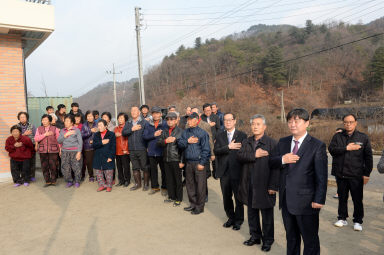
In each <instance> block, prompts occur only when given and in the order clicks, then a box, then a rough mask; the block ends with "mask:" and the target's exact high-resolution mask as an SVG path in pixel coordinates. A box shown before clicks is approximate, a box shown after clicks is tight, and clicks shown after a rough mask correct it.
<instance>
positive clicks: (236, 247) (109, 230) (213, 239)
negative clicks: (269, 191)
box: [0, 173, 384, 255]
mask: <svg viewBox="0 0 384 255" xmlns="http://www.w3.org/2000/svg"><path fill="white" fill-rule="evenodd" d="M37 177H38V181H37V183H34V184H32V185H31V186H29V187H23V186H22V187H18V188H13V187H12V184H11V183H1V184H0V194H1V195H0V213H1V214H0V215H1V217H0V230H1V231H0V247H1V248H0V254H7V255H8V254H10V255H13V254H18V255H20V254H28V255H32V254H92V255H98V254H109V255H117V254H220V255H222V254H262V253H263V252H262V251H261V250H260V246H258V245H255V246H252V247H246V246H244V245H243V244H242V243H243V241H244V240H246V239H248V238H249V233H248V232H249V231H248V223H247V221H245V222H244V224H243V226H242V228H241V230H240V231H234V230H232V229H225V228H223V227H222V224H223V223H224V222H225V221H226V216H225V213H224V209H223V206H222V198H221V192H220V185H219V181H216V180H213V179H212V178H210V179H209V182H208V185H209V202H208V204H207V205H206V208H205V212H204V213H203V214H201V215H196V216H195V215H191V214H189V213H187V212H184V211H183V207H184V206H187V205H188V204H187V203H186V202H184V203H183V204H182V206H181V207H179V208H174V207H173V206H172V205H167V204H164V203H163V200H164V197H162V196H161V195H160V194H155V195H153V196H150V195H148V194H147V192H143V191H141V190H140V191H134V192H132V191H129V189H128V188H122V187H116V188H113V190H112V192H111V193H106V192H102V193H97V192H96V188H97V184H96V183H89V182H88V181H85V182H84V184H82V185H81V187H80V188H78V189H75V188H69V189H67V188H65V187H64V182H63V180H62V179H60V181H59V185H58V186H57V187H48V188H43V180H42V176H41V173H38V175H37ZM334 193H335V188H334V187H329V190H328V197H327V202H326V206H325V208H324V209H323V210H322V212H321V214H320V216H321V219H320V242H321V249H322V251H321V254H348V255H352V254H384V210H383V209H384V203H383V194H382V193H379V192H373V191H367V192H365V194H364V196H365V197H364V202H365V213H366V216H365V218H364V221H365V222H364V225H363V226H364V231H363V232H361V233H360V232H354V231H353V229H352V224H351V220H350V221H349V223H350V224H349V226H347V227H345V228H343V229H338V228H336V227H334V226H333V225H332V224H333V222H334V221H335V219H336V213H337V200H336V199H333V198H332V195H333V194H334ZM184 201H187V196H186V192H185V190H184ZM351 204H352V203H349V206H350V215H352V207H351ZM275 240H276V241H275V243H274V245H273V247H272V250H271V251H270V254H279V255H281V254H285V246H286V242H285V232H284V227H283V224H282V219H281V214H280V211H279V210H277V209H275Z"/></svg>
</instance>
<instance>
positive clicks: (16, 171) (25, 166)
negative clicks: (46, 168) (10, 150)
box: [11, 159, 31, 184]
mask: <svg viewBox="0 0 384 255" xmlns="http://www.w3.org/2000/svg"><path fill="white" fill-rule="evenodd" d="M30 162H31V160H30V159H26V160H24V161H15V160H13V159H11V175H12V179H13V182H14V183H19V184H23V183H24V182H29V181H30V180H31V174H30Z"/></svg>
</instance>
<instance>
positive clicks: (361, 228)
mask: <svg viewBox="0 0 384 255" xmlns="http://www.w3.org/2000/svg"><path fill="white" fill-rule="evenodd" d="M353 230H355V231H363V226H361V224H360V223H357V222H355V224H353Z"/></svg>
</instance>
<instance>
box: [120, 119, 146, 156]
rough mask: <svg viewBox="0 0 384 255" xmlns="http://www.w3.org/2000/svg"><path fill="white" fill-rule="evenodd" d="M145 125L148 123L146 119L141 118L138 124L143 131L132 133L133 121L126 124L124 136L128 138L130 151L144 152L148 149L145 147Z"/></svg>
mask: <svg viewBox="0 0 384 255" xmlns="http://www.w3.org/2000/svg"><path fill="white" fill-rule="evenodd" d="M145 123H147V121H146V120H145V119H142V118H139V120H138V122H137V124H138V125H141V129H139V130H136V131H132V127H133V121H132V120H129V121H128V122H127V123H125V126H124V128H123V136H128V144H129V150H130V151H144V150H146V149H147V148H146V146H145V141H144V139H143V132H144V127H145Z"/></svg>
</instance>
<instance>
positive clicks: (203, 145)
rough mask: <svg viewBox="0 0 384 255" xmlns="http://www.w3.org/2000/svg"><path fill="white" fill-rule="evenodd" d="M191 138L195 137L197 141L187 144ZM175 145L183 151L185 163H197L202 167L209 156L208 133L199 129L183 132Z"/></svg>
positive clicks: (189, 129)
mask: <svg viewBox="0 0 384 255" xmlns="http://www.w3.org/2000/svg"><path fill="white" fill-rule="evenodd" d="M191 136H194V137H197V138H198V139H199V141H198V142H197V143H193V144H188V139H189V138H190V137H191ZM177 144H178V146H179V148H180V149H183V150H184V157H185V160H186V162H198V163H199V164H200V165H202V166H204V165H205V164H206V163H207V162H208V160H209V157H210V156H211V152H210V148H209V136H208V133H207V132H205V131H204V130H203V129H201V128H199V127H194V128H187V129H186V130H184V132H183V133H182V135H181V137H180V138H179V139H178V140H177Z"/></svg>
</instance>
